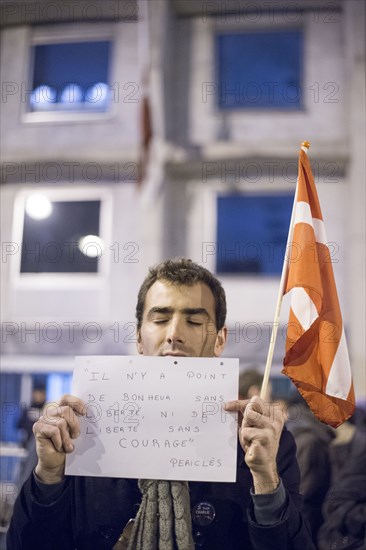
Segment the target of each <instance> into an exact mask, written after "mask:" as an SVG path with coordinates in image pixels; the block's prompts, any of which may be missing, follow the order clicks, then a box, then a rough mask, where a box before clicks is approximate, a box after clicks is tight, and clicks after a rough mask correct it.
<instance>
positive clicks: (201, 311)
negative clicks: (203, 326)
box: [181, 307, 210, 317]
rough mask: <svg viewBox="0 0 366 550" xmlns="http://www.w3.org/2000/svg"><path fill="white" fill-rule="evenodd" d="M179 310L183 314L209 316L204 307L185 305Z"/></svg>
mask: <svg viewBox="0 0 366 550" xmlns="http://www.w3.org/2000/svg"><path fill="white" fill-rule="evenodd" d="M181 311H182V313H184V315H204V316H205V317H210V316H209V314H208V311H207V309H205V308H204V307H185V308H183V309H182V310H181Z"/></svg>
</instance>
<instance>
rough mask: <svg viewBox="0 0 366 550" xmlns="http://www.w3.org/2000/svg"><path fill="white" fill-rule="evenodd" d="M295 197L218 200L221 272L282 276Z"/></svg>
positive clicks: (218, 266)
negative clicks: (280, 274) (279, 274)
mask: <svg viewBox="0 0 366 550" xmlns="http://www.w3.org/2000/svg"><path fill="white" fill-rule="evenodd" d="M292 204H293V195H290V194H286V195H285V194H281V195H240V194H230V195H224V196H219V197H218V198H217V239H216V240H217V254H216V271H217V273H256V274H263V275H275V274H278V273H281V271H282V265H283V259H284V253H285V248H286V243H287V235H288V230H289V225H290V218H291V211H292Z"/></svg>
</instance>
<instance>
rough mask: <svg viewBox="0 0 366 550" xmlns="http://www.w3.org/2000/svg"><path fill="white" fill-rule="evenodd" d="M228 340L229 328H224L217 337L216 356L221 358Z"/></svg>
mask: <svg viewBox="0 0 366 550" xmlns="http://www.w3.org/2000/svg"><path fill="white" fill-rule="evenodd" d="M226 340H227V328H226V327H222V328H221V329H220V330H219V331H218V332H217V335H216V341H215V347H214V356H215V357H220V355H221V354H222V352H223V351H224V348H225V345H226Z"/></svg>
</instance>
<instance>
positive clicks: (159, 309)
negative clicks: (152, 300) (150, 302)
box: [147, 306, 174, 317]
mask: <svg viewBox="0 0 366 550" xmlns="http://www.w3.org/2000/svg"><path fill="white" fill-rule="evenodd" d="M173 312H174V310H173V308H172V307H159V306H155V307H152V308H151V309H149V311H148V313H147V317H152V316H153V315H155V314H156V313H161V314H162V315H164V314H167V313H168V314H170V313H173Z"/></svg>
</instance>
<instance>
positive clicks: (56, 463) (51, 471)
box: [33, 395, 86, 484]
mask: <svg viewBox="0 0 366 550" xmlns="http://www.w3.org/2000/svg"><path fill="white" fill-rule="evenodd" d="M42 412H43V415H42V416H41V417H40V418H39V420H37V422H35V424H34V425H33V433H34V437H35V439H36V449H37V455H38V464H37V466H36V469H35V472H36V474H37V476H38V477H39V479H40V480H41V481H42V482H43V483H50V484H51V483H58V482H60V481H62V479H63V478H64V471H65V460H66V453H71V452H72V451H73V450H74V445H73V443H72V440H73V439H75V438H76V437H78V436H79V434H80V425H79V420H78V418H77V415H84V414H85V412H86V405H85V403H84V402H83V401H81V399H79V398H78V397H75V396H73V395H64V396H63V397H62V398H61V400H60V401H59V402H58V403H48V404H46V405H45V406H44V408H43V411H42Z"/></svg>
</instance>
